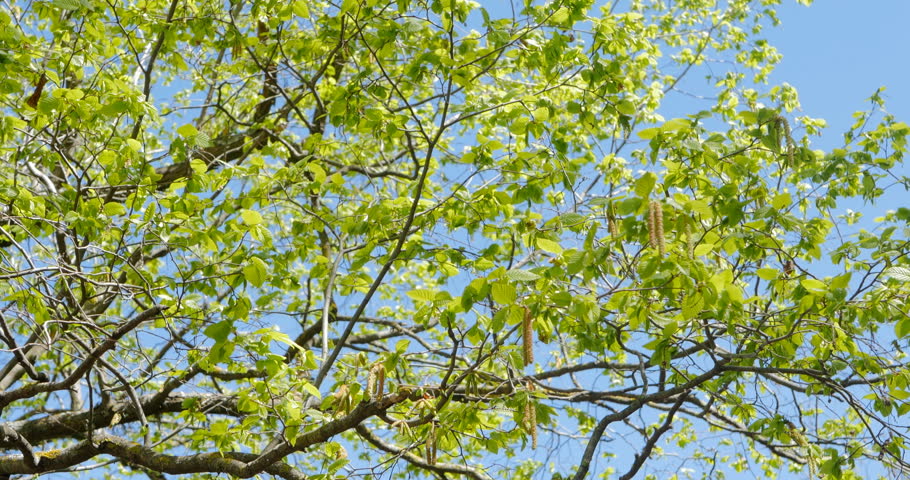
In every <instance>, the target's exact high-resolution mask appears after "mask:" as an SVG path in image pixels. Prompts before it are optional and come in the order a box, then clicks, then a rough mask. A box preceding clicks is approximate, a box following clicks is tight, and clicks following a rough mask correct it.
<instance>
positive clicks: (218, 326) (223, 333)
mask: <svg viewBox="0 0 910 480" xmlns="http://www.w3.org/2000/svg"><path fill="white" fill-rule="evenodd" d="M233 330H234V322H230V321H228V320H222V321H220V322H217V323H213V324H211V325H209V326H208V327H205V330H203V331H202V333H203V334H205V336H206V337H209V338H211V339H212V340H215V341H216V342H223V341H225V340H227V337H228V335H230V334H231V332H232V331H233Z"/></svg>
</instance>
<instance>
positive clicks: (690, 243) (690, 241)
mask: <svg viewBox="0 0 910 480" xmlns="http://www.w3.org/2000/svg"><path fill="white" fill-rule="evenodd" d="M686 254H687V255H688V256H689V258H694V257H695V237H693V236H692V222H690V221H689V220H688V219H686Z"/></svg>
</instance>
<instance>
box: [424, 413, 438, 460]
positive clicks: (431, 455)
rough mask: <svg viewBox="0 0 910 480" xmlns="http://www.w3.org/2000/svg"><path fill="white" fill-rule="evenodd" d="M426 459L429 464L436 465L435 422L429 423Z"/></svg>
mask: <svg viewBox="0 0 910 480" xmlns="http://www.w3.org/2000/svg"><path fill="white" fill-rule="evenodd" d="M425 450H426V452H425V453H426V460H427V463H428V464H430V465H436V422H433V423H431V424H430V433H428V434H427V444H426V449H425Z"/></svg>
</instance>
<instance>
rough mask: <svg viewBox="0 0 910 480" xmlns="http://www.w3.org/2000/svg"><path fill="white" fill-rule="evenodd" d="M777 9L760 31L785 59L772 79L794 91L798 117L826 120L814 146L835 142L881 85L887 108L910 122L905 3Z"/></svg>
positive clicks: (789, 4)
mask: <svg viewBox="0 0 910 480" xmlns="http://www.w3.org/2000/svg"><path fill="white" fill-rule="evenodd" d="M778 12H779V16H780V19H781V22H782V25H780V26H779V27H777V28H774V29H768V30H766V31H765V32H764V33H765V34H766V35H767V38H768V40H769V41H770V42H771V44H772V45H774V46H776V47H777V49H778V50H779V51H780V53H781V54H782V55H783V57H784V58H783V61H782V62H781V64H780V65H779V66H778V68H777V70H775V73H774V74H773V75H772V77H771V82H773V83H780V82H787V83H789V84H791V85H793V86H794V87H796V88H797V90H798V91H799V94H800V100H801V103H802V106H803V108H802V110H803V112H802V113H803V114H804V115H809V116H812V117H820V118H824V119H825V120H827V121H828V125H829V128H828V130H827V131H826V134H825V135H824V137H823V140H822V141H820V142H819V141H816V142H814V143H816V144H817V145H818V146H819V147H822V148H826V149H827V148H831V147H834V146H837V145H839V144H840V143H841V142H842V136H841V134H842V133H843V131H845V130H846V129H847V128H849V126H850V124H851V123H852V118H851V115H852V113H853V112H854V111H856V110H865V109H867V108H868V107H869V104H868V103H867V102H865V99H866V98H868V97H869V96H870V95H872V93H873V92H875V90H876V89H877V88H879V87H881V86H885V87H887V90H886V91H885V95H884V96H885V100H886V102H887V103H886V107H887V109H888V111H889V112H891V113H893V114H894V115H895V116H896V117H897V118H898V120H901V121H904V122H908V123H910V50H908V47H910V28H908V24H910V0H865V1H856V0H816V1H815V2H814V3H813V4H812V6H811V7H804V6H801V5H798V4H797V3H796V2H795V1H794V0H787V1H785V3H784V4H783V5H781V7H780V8H779V10H778ZM832 142H833V143H832Z"/></svg>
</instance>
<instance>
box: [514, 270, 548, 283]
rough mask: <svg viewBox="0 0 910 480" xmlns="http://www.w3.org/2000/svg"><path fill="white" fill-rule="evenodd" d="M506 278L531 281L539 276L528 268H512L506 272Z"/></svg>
mask: <svg viewBox="0 0 910 480" xmlns="http://www.w3.org/2000/svg"><path fill="white" fill-rule="evenodd" d="M506 278H508V279H509V280H512V281H516V282H533V281H535V280H538V279H539V278H540V275H538V274H536V273H534V272H531V271H529V270H518V269H513V270H509V271H507V272H506Z"/></svg>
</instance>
